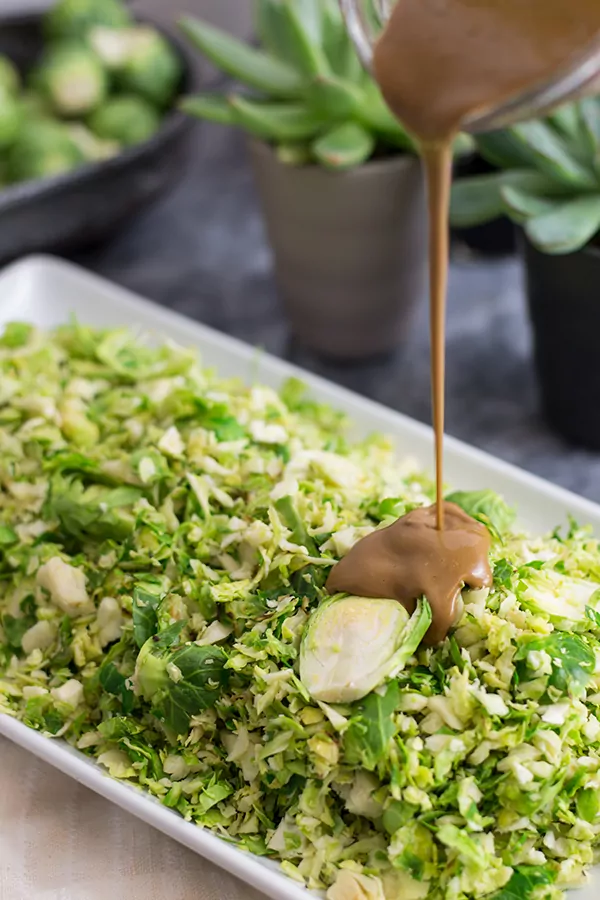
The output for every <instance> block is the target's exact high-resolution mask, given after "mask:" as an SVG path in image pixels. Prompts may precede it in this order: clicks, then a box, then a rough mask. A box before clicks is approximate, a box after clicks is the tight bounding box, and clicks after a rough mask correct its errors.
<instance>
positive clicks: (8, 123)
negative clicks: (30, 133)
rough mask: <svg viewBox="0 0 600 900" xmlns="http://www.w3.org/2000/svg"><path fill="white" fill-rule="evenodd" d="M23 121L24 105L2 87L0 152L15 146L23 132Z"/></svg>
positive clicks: (0, 97)
mask: <svg viewBox="0 0 600 900" xmlns="http://www.w3.org/2000/svg"><path fill="white" fill-rule="evenodd" d="M23 119H24V111H23V106H22V104H21V103H20V102H19V100H18V99H17V98H16V97H14V96H13V94H11V93H9V91H7V90H6V88H3V87H2V86H1V85H0V150H4V149H5V148H6V147H10V146H12V144H14V142H15V140H16V139H17V137H18V134H19V131H20V130H21V126H22V124H23Z"/></svg>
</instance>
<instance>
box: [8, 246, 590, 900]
mask: <svg viewBox="0 0 600 900" xmlns="http://www.w3.org/2000/svg"><path fill="white" fill-rule="evenodd" d="M57 274H58V275H60V276H61V277H62V278H63V279H66V280H67V281H71V282H72V284H73V286H76V285H77V288H78V290H80V291H82V292H83V291H85V289H86V287H87V288H88V289H89V290H90V291H93V292H94V293H95V294H99V295H101V294H104V295H105V296H106V298H107V299H108V298H111V303H112V304H113V305H114V304H118V305H119V308H120V310H122V311H124V310H127V312H128V314H131V315H132V316H138V315H139V316H140V318H142V319H143V318H145V319H148V320H151V321H153V322H154V323H155V325H156V326H157V327H160V326H163V327H164V329H165V331H166V332H167V333H168V331H169V329H170V328H171V329H175V327H176V326H177V328H178V329H185V331H186V333H187V334H188V335H189V337H190V341H189V343H190V344H191V345H194V344H199V345H201V344H205V345H206V346H211V347H212V348H213V349H216V350H218V351H219V352H220V353H222V354H223V355H224V357H225V358H226V357H227V356H228V355H229V356H231V357H232V358H236V359H237V360H238V361H244V362H245V363H246V364H248V365H249V366H251V365H252V364H253V363H254V362H256V360H257V352H256V349H255V348H253V347H251V346H249V345H248V344H245V343H244V342H242V341H239V340H237V339H236V338H233V337H230V336H228V335H224V334H222V333H220V332H217V331H215V330H214V329H211V328H209V327H207V326H205V325H201V324H199V323H197V322H194V321H193V320H191V319H189V318H187V317H186V316H183V315H181V314H180V313H177V312H174V311H172V310H169V309H166V308H164V307H162V306H159V305H157V304H155V303H153V302H152V301H149V300H145V299H143V298H142V297H140V296H139V295H136V294H134V293H133V292H131V291H129V290H127V289H125V288H122V287H119V286H117V285H114V284H112V283H111V282H110V281H108V280H106V279H104V278H101V277H100V276H98V275H95V274H92V273H90V272H87V271H86V270H84V269H82V268H80V267H78V266H75V265H73V264H72V263H66V262H64V261H62V260H59V259H57V258H55V257H52V256H45V255H35V256H30V257H27V258H25V259H23V260H19V261H17V262H15V263H12V264H11V265H9V266H8V267H6V268H5V269H4V270H3V271H2V272H0V321H1V320H2V309H3V307H4V305H5V304H6V288H7V287H9V286H11V285H13V284H18V283H19V281H22V282H23V283H25V282H26V281H27V280H28V279H33V281H34V283H35V281H36V279H37V281H38V282H41V283H42V284H43V283H44V282H45V281H46V280H47V278H48V276H50V275H57ZM80 317H81V319H82V321H85V309H84V310H83V314H82V315H81V316H80ZM9 318H13V316H10V317H9ZM24 318H26V317H24ZM126 318H127V317H126V316H123V319H124V320H125V319H126ZM5 320H6V319H4V321H5ZM34 324H35V323H34ZM115 324H117V323H115ZM260 365H261V366H262V367H264V368H265V370H267V371H269V372H270V373H271V374H272V375H274V376H276V377H277V378H279V379H283V378H285V377H289V376H295V377H297V378H300V379H302V380H303V381H304V382H305V383H306V384H307V386H308V387H309V388H310V389H311V390H313V391H316V392H317V393H321V394H326V395H327V396H328V398H329V397H331V398H332V399H331V400H330V402H333V403H335V402H336V398H337V400H338V401H339V405H340V406H343V407H345V408H350V409H351V410H354V412H355V415H356V417H357V418H358V419H360V417H361V415H364V416H365V417H366V418H367V419H369V420H370V419H374V420H377V421H380V422H381V423H385V425H386V430H389V429H391V430H392V431H393V432H394V433H397V434H398V435H403V437H404V438H407V437H408V438H410V437H413V438H414V439H417V438H418V439H419V440H420V441H421V443H422V442H423V440H424V439H425V440H426V441H427V442H431V440H432V431H431V428H430V427H429V426H427V425H423V424H422V423H419V422H416V421H415V420H413V419H411V418H409V417H407V416H405V415H403V414H401V413H398V412H395V411H393V410H390V409H388V408H387V407H385V406H383V405H381V404H379V403H376V402H375V401H372V400H369V399H367V398H364V397H361V396H360V395H358V394H355V393H354V392H352V391H349V390H347V389H346V388H343V387H340V386H338V385H335V384H333V383H332V382H330V381H328V380H326V379H324V378H321V377H320V376H317V375H313V374H311V373H308V372H306V371H305V370H303V369H301V368H299V367H297V366H294V365H292V364H291V363H287V362H285V361H283V360H280V359H277V358H276V357H273V356H270V355H269V354H266V353H265V354H261V356H260ZM446 450H447V453H449V454H455V455H456V456H457V458H461V459H462V461H463V462H464V463H465V464H466V465H467V466H468V465H472V466H473V467H476V468H477V467H480V468H482V469H483V470H485V471H486V472H489V473H492V472H495V473H497V474H498V475H500V476H501V477H502V478H503V479H506V481H507V483H509V482H511V483H512V484H513V485H515V486H516V488H517V489H518V490H519V491H521V490H522V491H525V492H526V494H527V493H529V494H530V495H531V496H534V495H539V498H540V500H541V499H543V498H547V499H549V500H551V501H552V506H553V508H558V507H560V508H562V510H563V512H564V513H565V514H567V513H568V512H570V511H572V510H576V511H577V514H578V516H581V517H582V521H583V520H584V519H585V521H588V520H589V521H591V522H593V523H594V524H595V526H596V529H597V530H598V531H600V506H599V505H597V504H595V503H593V502H591V501H589V500H586V499H585V498H582V497H579V496H578V495H576V494H574V493H572V492H570V491H567V490H565V489H564V488H561V487H558V486H556V485H553V484H551V483H549V482H547V481H545V480H544V479H541V478H539V477H538V476H535V475H533V474H531V473H529V472H526V471H524V470H523V469H520V468H518V467H516V466H513V465H511V464H510V463H507V462H504V461H502V460H499V459H496V458H495V457H493V456H491V455H490V454H488V453H485V452H484V451H481V450H478V449H476V448H474V447H471V446H469V445H467V444H465V443H463V442H461V441H459V440H457V439H455V438H452V437H447V438H446ZM0 735H3V736H4V737H6V738H8V739H9V740H11V741H13V742H14V743H16V744H18V745H19V746H21V747H23V748H24V749H26V750H28V751H29V752H31V753H33V754H34V755H35V756H37V757H38V758H40V759H41V760H44V761H45V762H47V763H49V764H50V765H51V766H53V767H54V768H56V769H58V770H60V771H61V772H63V773H64V774H66V775H68V776H69V777H71V778H73V779H75V780H76V781H78V782H79V783H80V784H83V785H85V786H86V787H88V788H90V789H91V790H93V791H95V792H96V793H98V794H100V795H101V796H103V797H105V798H106V799H108V800H109V801H111V802H113V803H115V804H116V805H118V806H119V807H121V808H122V809H124V810H126V811H127V812H130V813H132V814H133V815H134V816H136V817H137V818H139V819H141V820H143V821H145V822H146V823H147V824H149V825H151V826H153V827H154V828H156V829H157V830H159V831H161V832H162V833H163V834H166V835H168V836H170V837H172V838H173V839H174V840H176V841H178V842H179V843H181V844H183V845H184V846H186V847H188V848H189V849H191V850H193V851H194V852H195V853H197V854H198V855H200V856H202V857H204V858H206V859H207V860H209V861H210V862H212V863H214V864H215V865H217V866H219V867H221V868H223V869H225V870H227V871H229V872H230V873H232V874H233V875H235V876H237V877H238V878H240V879H241V880H243V881H245V882H246V883H247V884H249V885H251V886H252V887H254V888H256V889H258V890H260V891H263V893H265V894H266V895H267V896H269V897H272V898H273V900H309V898H310V897H320V896H322V894H320V893H319V892H314V891H309V890H307V889H306V888H304V887H302V886H301V885H299V884H297V883H296V882H294V881H293V880H292V879H290V878H288V877H287V876H285V875H283V874H282V873H281V872H280V871H279V868H278V866H277V864H275V863H273V862H271V861H268V860H264V859H261V858H259V857H255V856H253V855H252V854H249V853H245V852H243V851H240V850H239V849H237V848H236V847H235V846H233V845H232V844H229V843H228V842H226V841H224V840H223V839H222V838H219V837H217V836H215V835H213V834H211V833H209V832H208V831H205V830H204V829H201V828H199V827H197V826H196V825H193V824H191V823H188V822H185V821H184V820H183V819H182V818H181V817H180V816H179V815H178V814H177V813H176V812H174V811H173V810H170V809H168V808H167V807H165V806H163V805H162V804H161V803H160V802H159V801H158V800H157V799H156V798H153V797H152V796H151V795H149V794H147V793H146V792H144V791H143V790H141V789H139V788H137V787H135V786H132V785H129V784H127V783H124V782H119V781H116V780H115V779H112V778H111V777H110V776H109V775H108V774H107V773H106V772H105V771H104V769H102V767H101V766H100V765H99V764H98V763H95V762H94V761H92V760H90V759H89V758H87V757H85V756H84V755H83V754H82V753H80V752H79V751H77V750H75V749H73V748H72V747H70V746H69V745H67V744H66V743H65V742H64V741H57V740H53V739H50V738H46V737H44V736H43V735H41V734H39V733H38V732H35V731H33V730H32V729H30V728H27V727H26V726H25V725H23V724H21V723H20V722H18V721H17V720H15V719H13V718H11V717H10V716H6V715H0ZM593 881H594V884H596V887H594V885H591V890H592V891H593V892H594V895H593V896H592V894H591V893H590V894H589V895H588V893H587V891H585V896H584V894H582V893H578V898H579V900H597V896H598V893H597V892H598V891H599V890H600V887H599V885H600V882H598V881H597V874H596V875H595V877H593Z"/></svg>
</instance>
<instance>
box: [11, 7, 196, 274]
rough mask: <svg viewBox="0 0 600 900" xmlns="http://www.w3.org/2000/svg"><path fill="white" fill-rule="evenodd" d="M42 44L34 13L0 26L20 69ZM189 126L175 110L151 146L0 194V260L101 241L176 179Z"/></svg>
mask: <svg viewBox="0 0 600 900" xmlns="http://www.w3.org/2000/svg"><path fill="white" fill-rule="evenodd" d="M166 36H167V37H168V39H169V40H170V41H171V43H172V44H173V45H174V46H175V47H176V48H177V49H178V51H179V53H180V56H181V59H182V62H183V65H184V76H183V79H182V84H181V90H182V91H189V90H192V89H193V87H194V75H193V71H194V70H193V65H192V62H191V60H190V59H189V58H188V56H187V55H186V53H187V51H186V50H185V48H184V47H183V46H182V45H181V44H180V43H179V42H178V41H177V40H176V39H174V38H173V36H172V35H170V34H169V35H166ZM41 47H42V35H41V16H40V15H34V14H32V15H23V16H18V17H11V18H9V19H6V20H2V21H1V22H0V53H3V54H6V55H7V56H9V57H10V58H11V59H13V60H14V61H15V62H16V64H17V65H18V66H19V68H20V69H21V71H23V72H26V71H27V70H28V69H29V68H30V67H31V65H32V64H33V63H34V62H35V60H36V58H37V57H38V55H39V53H40V50H41ZM193 127H195V126H194V123H193V121H192V120H191V119H189V118H188V117H186V116H184V115H183V114H182V113H180V112H178V111H173V112H170V113H168V114H167V116H166V118H165V120H164V122H163V124H162V126H161V128H160V129H159V131H158V132H157V133H156V134H155V135H154V136H153V137H152V138H151V139H150V140H149V141H146V142H144V143H143V144H139V145H138V146H136V147H131V148H130V149H127V150H125V151H124V152H123V153H120V154H119V155H118V156H116V157H114V158H113V159H110V160H106V161H104V162H100V163H92V164H86V165H83V166H81V167H80V168H78V169H75V170H74V171H72V172H68V173H65V174H64V175H59V176H56V177H52V178H48V179H40V180H35V181H25V182H23V183H21V184H15V185H11V186H9V187H7V188H3V189H0V263H5V262H8V261H9V260H11V259H13V258H14V257H17V256H21V255H24V254H28V253H37V252H42V251H44V252H50V251H51V252H57V253H72V252H74V251H76V250H80V249H83V248H85V247H88V246H91V245H93V244H97V243H99V242H101V241H103V240H106V239H107V238H108V237H110V236H111V235H112V234H113V233H114V232H115V230H116V229H118V228H119V227H120V226H122V225H124V224H125V223H126V222H127V221H128V220H129V219H130V218H131V217H132V216H134V215H135V214H137V213H138V212H140V211H141V210H142V209H144V207H146V206H147V205H148V204H150V203H152V202H153V201H154V200H156V199H157V198H158V197H159V196H160V195H161V194H163V193H164V192H165V191H166V190H168V189H169V188H170V187H171V186H172V185H173V184H174V183H175V182H176V181H177V180H178V179H179V178H180V176H181V173H182V171H183V170H184V168H185V163H186V160H187V155H188V137H189V134H190V132H191V129H192V128H193Z"/></svg>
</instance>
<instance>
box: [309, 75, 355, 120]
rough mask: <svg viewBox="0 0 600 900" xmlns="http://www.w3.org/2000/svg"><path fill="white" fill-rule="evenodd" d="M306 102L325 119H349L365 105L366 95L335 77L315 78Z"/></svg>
mask: <svg viewBox="0 0 600 900" xmlns="http://www.w3.org/2000/svg"><path fill="white" fill-rule="evenodd" d="M305 96H306V101H307V103H308V104H309V105H310V106H311V107H312V109H314V110H315V112H316V113H317V114H318V115H321V116H323V118H324V119H327V120H329V121H335V120H336V119H338V120H339V119H349V118H351V117H353V116H354V115H355V114H356V112H357V111H358V110H359V109H360V108H361V105H362V104H363V103H364V93H363V92H362V91H361V90H360V88H357V87H355V86H354V85H353V84H350V83H349V82H347V81H343V80H342V79H341V78H336V77H334V76H331V75H330V76H327V77H324V76H320V77H318V78H315V79H314V81H313V82H312V83H311V84H310V85H309V87H308V88H307V91H306V95H305Z"/></svg>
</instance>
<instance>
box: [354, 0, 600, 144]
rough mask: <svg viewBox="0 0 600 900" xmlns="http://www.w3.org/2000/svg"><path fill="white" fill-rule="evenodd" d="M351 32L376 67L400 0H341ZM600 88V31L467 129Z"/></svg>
mask: <svg viewBox="0 0 600 900" xmlns="http://www.w3.org/2000/svg"><path fill="white" fill-rule="evenodd" d="M338 2H339V4H340V7H341V10H342V13H343V15H344V18H345V20H346V25H347V28H348V32H349V34H350V37H351V38H352V41H353V42H354V45H355V47H356V50H357V53H358V55H359V57H360V59H361V61H362V63H363V65H364V66H365V68H366V69H368V70H369V71H372V68H373V50H374V47H375V44H376V43H377V39H378V37H379V35H380V34H381V31H382V30H383V28H384V27H385V25H386V23H387V21H388V19H389V18H390V16H391V14H392V10H393V8H394V6H395V4H396V2H397V0H338ZM599 92H600V34H598V35H596V37H595V38H594V39H593V40H591V41H590V43H589V44H588V45H587V46H586V47H585V48H583V49H582V51H581V53H580V54H579V55H578V56H577V58H576V59H574V60H571V62H570V64H569V65H566V66H565V67H564V68H563V69H561V71H559V72H557V74H556V76H555V77H554V78H552V79H550V80H547V81H544V82H542V83H538V84H537V85H535V86H533V87H532V88H530V89H528V90H526V91H523V92H521V93H520V94H518V95H517V96H515V97H512V98H510V99H509V100H508V101H506V102H504V103H503V104H502V105H500V106H498V107H496V108H494V109H487V110H484V111H483V112H480V113H478V114H477V115H474V116H472V117H470V118H468V119H467V120H466V121H465V122H464V124H463V129H462V130H463V131H468V132H472V133H476V132H483V131H495V130H497V129H500V128H507V127H508V126H510V125H515V124H516V123H518V122H523V121H526V120H527V119H534V118H538V117H539V116H544V115H547V114H548V113H549V112H551V111H552V110H553V109H555V108H556V107H557V106H560V105H561V104H563V103H568V102H570V101H572V100H577V99H581V98H582V97H584V96H588V95H593V94H597V93H599Z"/></svg>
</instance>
